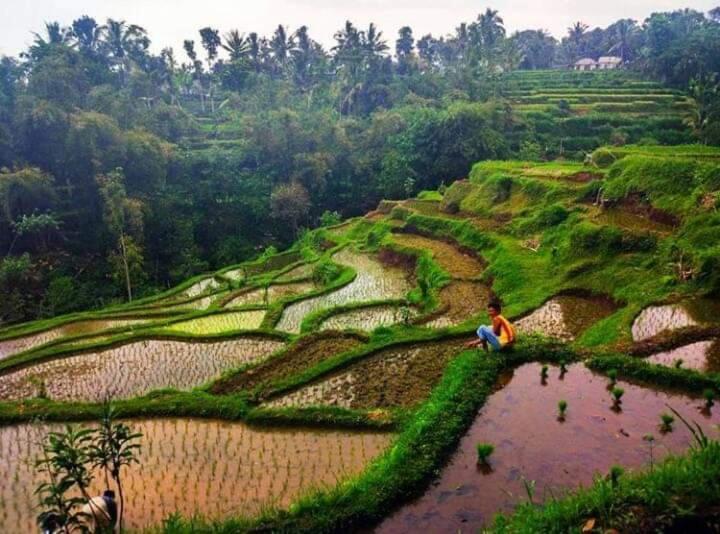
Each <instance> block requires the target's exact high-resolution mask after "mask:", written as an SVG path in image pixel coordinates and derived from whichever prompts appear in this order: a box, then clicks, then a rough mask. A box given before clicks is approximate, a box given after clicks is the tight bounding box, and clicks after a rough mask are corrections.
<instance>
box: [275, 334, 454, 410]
mask: <svg viewBox="0 0 720 534" xmlns="http://www.w3.org/2000/svg"><path fill="white" fill-rule="evenodd" d="M464 341H467V340H458V339H453V340H446V341H438V342H428V343H422V344H416V345H409V346H401V347H396V348H388V349H383V350H381V351H379V352H377V353H375V354H372V355H369V356H367V357H366V358H364V359H363V360H362V361H360V362H358V363H355V364H353V365H351V366H350V367H348V368H347V369H344V370H341V371H338V372H335V373H332V374H331V375H329V376H326V377H323V378H321V379H318V380H316V381H315V382H313V383H311V384H309V385H307V386H304V387H302V388H300V389H298V390H296V391H293V392H291V393H288V394H286V395H284V396H281V397H279V398H277V399H275V400H272V401H270V402H268V403H267V404H266V406H268V407H275V408H277V407H289V406H292V407H308V406H340V407H343V408H391V407H400V406H405V407H407V406H412V405H414V404H417V403H418V402H420V401H422V400H424V399H425V398H426V397H427V396H428V395H429V394H430V391H431V390H432V388H433V387H434V386H435V384H437V382H438V381H439V380H440V377H441V376H442V373H443V371H444V370H445V365H446V364H447V362H448V361H450V359H451V358H452V357H453V356H455V355H457V354H458V353H459V352H461V351H462V347H463V342H464Z"/></svg>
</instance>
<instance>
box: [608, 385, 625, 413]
mask: <svg viewBox="0 0 720 534" xmlns="http://www.w3.org/2000/svg"><path fill="white" fill-rule="evenodd" d="M610 394H611V395H612V397H613V405H612V407H613V409H614V410H616V411H620V405H621V404H622V398H623V395H625V390H624V389H623V388H619V387H614V388H612V391H611V392H610Z"/></svg>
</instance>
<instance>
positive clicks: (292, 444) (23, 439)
mask: <svg viewBox="0 0 720 534" xmlns="http://www.w3.org/2000/svg"><path fill="white" fill-rule="evenodd" d="M128 424H129V425H130V426H131V428H132V429H133V431H137V432H141V433H142V435H143V436H142V440H141V443H142V449H141V451H140V454H139V458H140V464H139V466H132V467H130V468H128V469H126V470H125V471H124V473H125V474H124V476H123V481H124V482H123V489H124V491H125V494H126V512H125V522H126V524H125V526H126V528H130V529H133V530H135V529H137V530H140V529H145V528H148V527H150V526H153V525H154V526H158V525H160V522H161V521H162V520H163V519H165V518H167V517H168V516H170V515H171V514H174V513H179V514H181V515H182V516H184V517H191V516H194V515H202V516H204V517H205V518H208V519H222V518H225V517H228V516H231V515H237V514H238V513H242V515H246V516H252V515H254V514H259V513H260V512H261V511H262V510H263V509H265V508H267V507H269V506H271V505H276V506H280V507H287V506H288V505H290V504H291V503H292V502H293V501H295V500H296V499H298V498H299V497H300V496H301V495H305V494H306V493H308V492H310V491H311V490H312V489H313V488H318V489H319V488H331V487H334V486H336V485H337V484H338V482H339V481H341V480H343V479H345V478H348V477H351V476H354V475H357V474H359V473H360V472H361V471H362V470H363V469H364V468H365V467H366V466H367V464H368V463H369V462H370V461H371V460H373V459H374V458H375V457H377V456H378V455H379V454H381V453H382V452H383V451H384V450H385V449H386V448H387V447H388V445H389V444H390V442H391V440H392V438H393V436H392V435H391V434H384V433H371V432H350V431H339V430H338V431H336V430H307V429H302V428H297V429H287V428H266V429H263V428H257V427H252V428H251V427H248V426H247V425H245V424H243V423H229V422H224V421H214V420H202V419H178V418H173V419H158V420H154V419H145V420H131V421H128ZM59 430H62V425H47V424H42V425H40V424H38V425H32V424H24V425H17V426H4V427H0V466H2V473H3V476H2V477H1V478H0V524H2V525H5V526H8V525H13V529H14V531H15V532H35V531H36V530H37V526H36V522H35V516H36V515H37V510H36V509H35V506H34V503H35V502H36V501H37V496H36V495H34V494H33V491H34V489H35V488H36V487H37V486H38V485H39V484H40V482H43V481H44V480H42V479H41V478H40V477H39V476H38V475H37V474H36V472H35V471H34V469H33V465H34V461H35V460H36V459H37V457H38V456H39V454H40V452H41V451H40V448H39V445H38V443H39V441H40V439H41V438H42V436H44V435H45V434H47V433H48V432H50V431H59ZM103 484H104V481H103V477H102V476H98V477H96V479H95V482H94V483H93V485H92V486H91V491H90V493H91V494H92V495H97V494H99V493H101V492H102V490H104V489H105V486H104V485H103Z"/></svg>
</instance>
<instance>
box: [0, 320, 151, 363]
mask: <svg viewBox="0 0 720 534" xmlns="http://www.w3.org/2000/svg"><path fill="white" fill-rule="evenodd" d="M153 320H157V318H154V319H153V318H126V319H87V320H82V321H74V322H70V323H66V324H63V325H60V326H57V327H55V328H50V329H48V330H43V331H41V332H37V333H35V334H29V335H26V336H22V337H17V338H11V339H6V340H4V341H0V360H2V359H4V358H7V357H8V356H12V355H13V354H17V353H19V352H23V351H26V350H30V349H32V348H35V347H39V346H40V345H44V344H45V343H49V342H51V341H55V340H58V339H60V338H63V337H70V336H79V335H84V334H93V333H95V332H102V331H103V330H109V329H111V328H121V327H124V326H132V325H141V324H147V323H149V322H151V321H153Z"/></svg>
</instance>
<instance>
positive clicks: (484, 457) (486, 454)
mask: <svg viewBox="0 0 720 534" xmlns="http://www.w3.org/2000/svg"><path fill="white" fill-rule="evenodd" d="M475 449H476V451H477V460H478V463H479V464H484V465H487V463H488V459H489V458H490V456H491V455H492V453H493V452H494V451H495V446H494V445H491V444H490V443H478V444H477V445H476V446H475Z"/></svg>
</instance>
